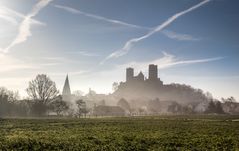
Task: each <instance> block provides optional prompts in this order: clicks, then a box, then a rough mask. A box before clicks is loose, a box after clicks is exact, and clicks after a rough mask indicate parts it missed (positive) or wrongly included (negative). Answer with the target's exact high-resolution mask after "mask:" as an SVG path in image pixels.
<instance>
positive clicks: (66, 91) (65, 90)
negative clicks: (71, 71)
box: [62, 75, 72, 101]
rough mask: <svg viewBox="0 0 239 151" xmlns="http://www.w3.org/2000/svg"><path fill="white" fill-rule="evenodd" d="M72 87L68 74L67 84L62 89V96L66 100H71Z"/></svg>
mask: <svg viewBox="0 0 239 151" xmlns="http://www.w3.org/2000/svg"><path fill="white" fill-rule="evenodd" d="M71 97H72V95H71V89H70V83H69V78H68V75H67V76H66V80H65V84H64V87H63V91H62V98H63V100H64V101H71Z"/></svg>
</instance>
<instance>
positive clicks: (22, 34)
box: [2, 0, 52, 53]
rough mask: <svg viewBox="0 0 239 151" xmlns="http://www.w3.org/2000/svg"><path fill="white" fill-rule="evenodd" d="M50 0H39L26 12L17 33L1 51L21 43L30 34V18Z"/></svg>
mask: <svg viewBox="0 0 239 151" xmlns="http://www.w3.org/2000/svg"><path fill="white" fill-rule="evenodd" d="M51 1H52V0H40V1H39V2H38V3H37V4H36V5H35V6H34V7H33V8H32V10H31V12H30V13H29V14H27V15H26V16H25V17H24V20H23V21H22V22H21V24H20V26H19V29H18V34H17V36H16V37H15V39H14V40H13V41H12V42H11V43H10V45H8V46H7V47H6V48H5V49H2V52H4V53H7V52H8V51H9V50H10V49H11V48H12V47H14V46H15V45H17V44H19V43H22V42H24V41H26V40H27V38H28V37H29V36H31V35H32V34H31V31H30V29H31V23H32V18H33V17H34V16H36V15H37V14H38V13H39V12H40V11H41V9H43V8H44V7H46V6H47V5H48V4H49V3H50V2H51Z"/></svg>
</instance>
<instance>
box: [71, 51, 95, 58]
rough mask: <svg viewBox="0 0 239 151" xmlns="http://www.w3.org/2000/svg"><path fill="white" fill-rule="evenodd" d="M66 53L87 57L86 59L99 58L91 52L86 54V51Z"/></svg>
mask: <svg viewBox="0 0 239 151" xmlns="http://www.w3.org/2000/svg"><path fill="white" fill-rule="evenodd" d="M67 53H68V54H79V55H82V56H87V57H98V56H100V55H99V54H96V53H91V52H88V51H70V52H67Z"/></svg>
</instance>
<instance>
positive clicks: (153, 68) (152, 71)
mask: <svg viewBox="0 0 239 151" xmlns="http://www.w3.org/2000/svg"><path fill="white" fill-rule="evenodd" d="M136 82H150V83H157V84H159V85H163V82H162V81H161V80H160V78H158V66H157V65H154V64H150V65H149V69H148V79H147V78H145V76H144V74H143V73H142V72H141V71H140V72H139V74H138V75H137V76H134V69H133V68H127V69H126V83H136Z"/></svg>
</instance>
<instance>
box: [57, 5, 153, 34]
mask: <svg viewBox="0 0 239 151" xmlns="http://www.w3.org/2000/svg"><path fill="white" fill-rule="evenodd" d="M54 7H56V8H59V9H63V10H66V11H68V12H71V13H73V14H80V15H84V16H87V17H90V18H94V19H97V20H101V21H106V22H109V23H112V24H118V25H123V26H127V27H132V28H138V29H146V30H152V28H148V27H143V26H139V25H134V24H129V23H126V22H123V21H119V20H115V19H109V18H106V17H102V16H99V15H94V14H90V13H86V12H83V11H80V10H78V9H74V8H71V7H67V6H61V5H54Z"/></svg>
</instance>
